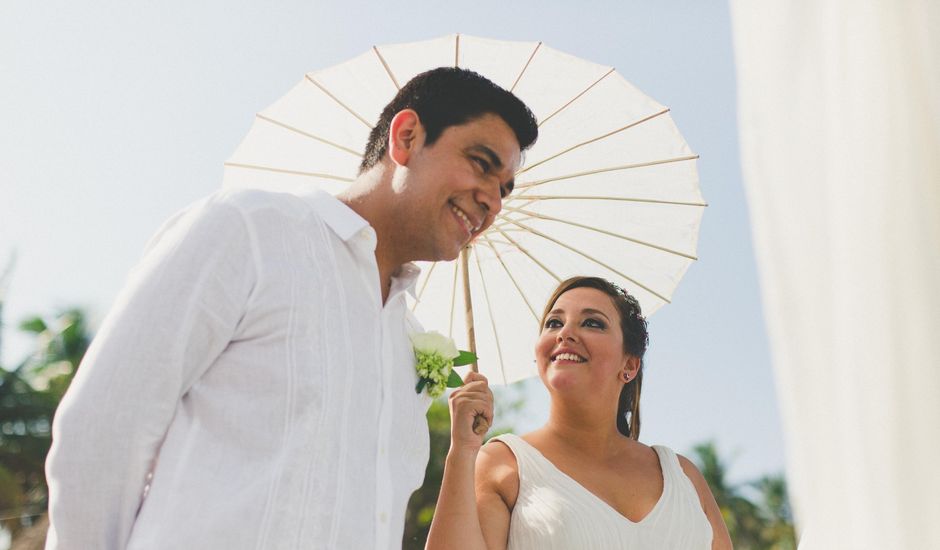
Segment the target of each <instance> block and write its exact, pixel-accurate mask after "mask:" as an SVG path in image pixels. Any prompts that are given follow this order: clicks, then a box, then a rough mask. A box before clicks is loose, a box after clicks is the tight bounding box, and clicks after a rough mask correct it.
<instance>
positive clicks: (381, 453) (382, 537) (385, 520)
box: [356, 228, 395, 548]
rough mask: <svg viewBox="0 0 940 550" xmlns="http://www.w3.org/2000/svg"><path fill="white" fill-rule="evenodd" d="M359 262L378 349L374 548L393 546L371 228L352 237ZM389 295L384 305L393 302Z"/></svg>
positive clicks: (387, 409)
mask: <svg viewBox="0 0 940 550" xmlns="http://www.w3.org/2000/svg"><path fill="white" fill-rule="evenodd" d="M356 240H357V244H358V247H357V248H358V250H357V252H358V256H359V261H360V265H362V266H363V270H362V272H361V274H362V275H363V279H364V283H365V287H366V291H367V292H368V293H369V295H370V296H371V297H372V302H373V306H374V307H375V310H376V311H377V312H378V315H377V318H376V320H375V323H376V326H375V330H374V331H373V332H372V334H375V335H376V338H377V339H378V342H377V345H376V346H375V348H374V349H376V350H377V351H378V357H377V360H378V361H377V362H378V379H379V384H378V386H379V392H378V394H379V396H378V399H379V407H378V418H377V419H376V421H377V427H378V430H377V433H378V437H377V441H376V454H375V521H374V524H375V547H376V548H393V547H395V546H394V545H392V544H391V541H390V540H389V539H390V536H391V529H390V522H391V509H392V485H391V484H392V468H391V464H390V461H389V459H390V454H389V445H390V444H391V421H392V403H391V401H392V400H391V398H390V397H391V395H393V393H392V391H391V376H390V374H389V372H390V365H391V363H392V345H391V344H392V343H391V341H390V339H389V334H390V333H389V330H388V319H389V318H390V311H391V310H392V309H393V308H391V307H383V305H382V295H381V291H380V289H379V286H378V284H379V271H378V265H377V264H376V262H375V236H374V233H373V232H372V230H371V229H369V228H364V229H362V230H361V231H360V232H359V234H358V235H357V236H356ZM394 301H395V299H394V298H390V299H389V300H388V304H392V303H394Z"/></svg>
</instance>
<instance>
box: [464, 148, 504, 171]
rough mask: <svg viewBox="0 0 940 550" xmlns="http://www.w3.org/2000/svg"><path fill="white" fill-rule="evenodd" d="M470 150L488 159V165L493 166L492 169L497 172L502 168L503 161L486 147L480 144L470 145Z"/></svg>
mask: <svg viewBox="0 0 940 550" xmlns="http://www.w3.org/2000/svg"><path fill="white" fill-rule="evenodd" d="M470 149H471V150H472V151H476V152H477V153H482V154H483V155H485V156H486V157H487V158H489V161H490V164H492V165H493V168H496V169H497V170H499V169H501V168H502V167H503V160H502V159H501V158H499V155H497V154H496V151H494V150H492V149H490V148H489V147H487V146H486V145H483V144H481V143H480V144H477V145H471V146H470Z"/></svg>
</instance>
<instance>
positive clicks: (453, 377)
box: [447, 370, 463, 388]
mask: <svg viewBox="0 0 940 550" xmlns="http://www.w3.org/2000/svg"><path fill="white" fill-rule="evenodd" d="M460 386H463V378H461V377H460V375H459V374H457V371H454V370H452V371H450V376H448V377H447V387H448V388H459V387H460Z"/></svg>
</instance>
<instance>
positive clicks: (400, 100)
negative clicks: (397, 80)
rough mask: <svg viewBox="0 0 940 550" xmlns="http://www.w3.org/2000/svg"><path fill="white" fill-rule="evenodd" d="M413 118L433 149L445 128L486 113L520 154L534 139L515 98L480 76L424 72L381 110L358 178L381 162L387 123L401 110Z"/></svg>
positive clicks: (530, 121)
mask: <svg viewBox="0 0 940 550" xmlns="http://www.w3.org/2000/svg"><path fill="white" fill-rule="evenodd" d="M405 109H413V110H414V111H415V112H416V113H418V118H420V119H421V124H422V125H423V126H424V129H425V131H426V132H427V136H426V138H425V144H427V145H433V144H434V142H435V141H437V138H439V137H440V136H441V133H442V132H443V131H444V130H445V129H447V128H448V127H449V126H457V125H460V124H464V123H466V122H470V121H471V120H473V119H475V118H479V117H481V116H483V115H486V114H494V115H497V116H499V117H500V118H502V119H503V120H504V121H505V122H506V124H507V125H508V126H509V127H510V128H511V129H512V131H513V133H515V134H516V140H517V141H519V149H520V150H521V151H525V150H526V149H527V148H528V147H529V146H530V145H532V144H533V143H535V139H536V138H537V137H538V135H539V129H538V124H537V122H536V121H535V115H533V114H532V111H530V110H529V108H528V107H526V105H525V103H523V102H522V101H521V100H520V99H519V98H518V97H516V96H514V95H513V94H512V93H511V92H508V91H506V90H504V89H502V88H500V87H499V86H497V85H496V84H493V83H492V82H490V81H489V80H488V79H486V78H485V77H483V76H481V75H479V74H477V73H475V72H473V71H468V70H467V69H460V68H457V67H441V68H438V69H432V70H430V71H427V72H423V73H421V74H419V75H418V76H416V77H414V78H412V79H411V80H409V81H408V83H407V84H405V85H404V86H403V87H402V89H401V90H399V91H398V94H396V95H395V97H394V98H393V99H392V100H391V101H390V102H389V104H388V105H386V106H385V109H383V110H382V114H381V115H380V116H379V121H378V122H377V123H376V124H375V126H374V127H373V128H372V131H371V132H370V133H369V141H368V142H367V143H366V151H365V154H364V155H363V157H362V163H361V164H360V165H359V173H360V174H361V173H363V172H365V171H367V170H369V169H370V168H372V167H373V166H375V165H376V164H378V163H379V161H381V160H382V157H384V156H385V152H386V150H387V148H388V132H389V127H390V126H391V124H392V118H394V117H395V115H396V114H398V113H399V112H401V111H403V110H405Z"/></svg>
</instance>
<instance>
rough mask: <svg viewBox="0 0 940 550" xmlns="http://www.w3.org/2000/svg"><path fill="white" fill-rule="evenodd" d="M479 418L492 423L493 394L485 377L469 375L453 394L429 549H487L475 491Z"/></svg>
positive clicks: (480, 435) (481, 441) (479, 438)
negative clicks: (476, 423)
mask: <svg viewBox="0 0 940 550" xmlns="http://www.w3.org/2000/svg"><path fill="white" fill-rule="evenodd" d="M477 415H483V417H484V418H485V419H486V420H487V422H489V423H490V424H492V421H493V394H492V392H491V391H490V389H489V386H488V385H487V382H486V377H484V376H483V375H481V374H476V373H470V374H468V375H467V378H466V380H465V381H464V385H463V386H461V387H460V388H459V389H457V390H455V391H454V392H453V393H452V394H451V395H450V418H451V432H450V433H451V435H450V450H449V451H448V452H447V458H446V459H445V461H444V479H443V480H442V481H441V492H440V495H439V496H438V498H437V507H436V508H435V510H434V519H433V520H432V521H431V530H430V532H429V533H428V542H427V545H426V546H425V548H426V549H427V550H437V549H449V548H455V547H460V548H462V549H466V550H488V549H487V546H486V542H485V540H484V538H483V529H482V527H481V526H480V517H479V515H478V514H477V505H476V502H477V498H476V492H475V490H474V483H475V482H474V477H475V470H476V460H477V455H479V454H480V447H481V446H482V445H483V435H484V434H476V433H474V431H473V419H474V418H475V417H476V416H477ZM457 541H459V544H457Z"/></svg>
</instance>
